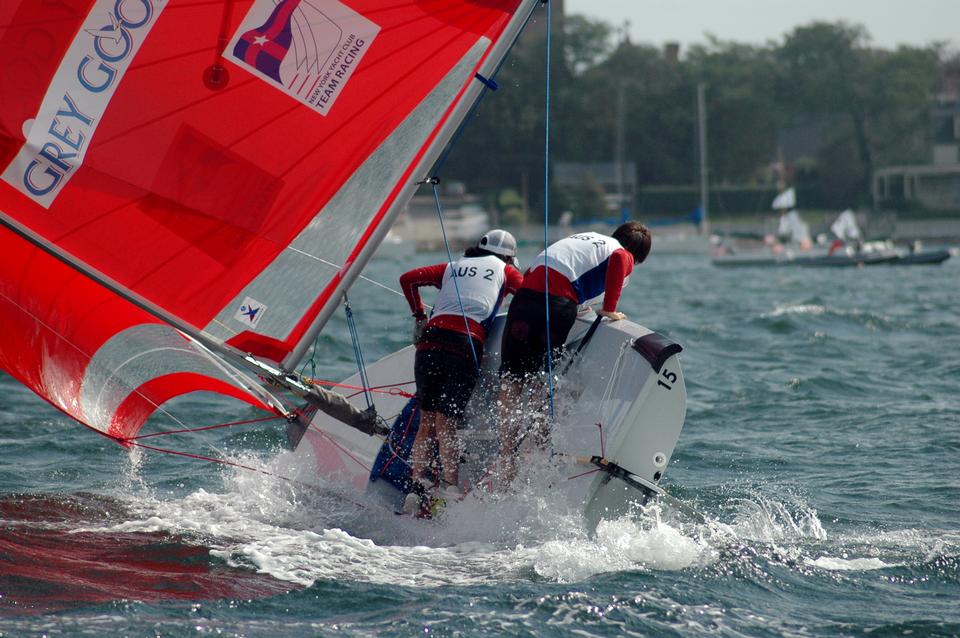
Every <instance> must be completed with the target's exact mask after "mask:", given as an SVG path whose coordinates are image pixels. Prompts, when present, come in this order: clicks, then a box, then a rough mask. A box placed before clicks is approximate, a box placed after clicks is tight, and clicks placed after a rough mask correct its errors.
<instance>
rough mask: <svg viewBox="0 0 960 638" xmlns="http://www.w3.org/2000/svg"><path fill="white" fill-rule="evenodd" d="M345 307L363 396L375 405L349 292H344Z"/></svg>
mask: <svg viewBox="0 0 960 638" xmlns="http://www.w3.org/2000/svg"><path fill="white" fill-rule="evenodd" d="M343 308H344V310H345V311H346V313H347V329H349V330H350V340H351V341H352V342H353V356H354V357H356V359H357V370H358V372H359V373H360V384H361V385H362V386H363V398H364V399H365V400H366V402H367V407H368V408H371V407H373V401H372V400H371V399H370V392H369V390H367V388H368V387H369V386H370V382H369V380H368V379H367V367H366V366H365V365H364V363H363V350H361V349H360V333H359V332H357V324H356V322H355V321H354V319H353V309H352V308H350V300H349V299H348V298H347V293H346V292H344V293H343Z"/></svg>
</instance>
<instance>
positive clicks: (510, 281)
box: [503, 266, 523, 295]
mask: <svg viewBox="0 0 960 638" xmlns="http://www.w3.org/2000/svg"><path fill="white" fill-rule="evenodd" d="M504 274H505V275H506V276H507V282H506V284H504V286H503V288H504V291H505V294H508V295H512V294H513V293H515V292H517V291H518V290H520V284H522V283H523V275H522V274H520V271H519V270H517V269H516V268H514V267H513V266H507V267H506V268H505V269H504Z"/></svg>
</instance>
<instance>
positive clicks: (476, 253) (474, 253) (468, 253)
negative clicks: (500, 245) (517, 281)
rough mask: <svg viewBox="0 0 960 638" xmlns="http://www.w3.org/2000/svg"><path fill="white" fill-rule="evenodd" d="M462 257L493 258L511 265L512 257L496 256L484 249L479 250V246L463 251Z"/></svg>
mask: <svg viewBox="0 0 960 638" xmlns="http://www.w3.org/2000/svg"><path fill="white" fill-rule="evenodd" d="M463 256H464V257H487V256H493V257H497V258H499V259H500V260H501V261H503V262H505V263H508V264H512V263H513V257H510V256H508V255H498V254H497V253H493V252H490V251H489V250H487V249H486V248H480V247H479V246H470V247H468V248H467V249H466V250H465V251H463Z"/></svg>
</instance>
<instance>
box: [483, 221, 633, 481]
mask: <svg viewBox="0 0 960 638" xmlns="http://www.w3.org/2000/svg"><path fill="white" fill-rule="evenodd" d="M650 244H651V235H650V231H649V229H647V227H646V226H644V225H643V224H641V223H640V222H637V221H629V222H626V223H625V224H621V225H620V226H619V227H618V228H617V229H616V231H614V233H613V236H612V237H608V236H606V235H602V234H600V233H594V232H585V233H577V234H575V235H571V236H570V237H567V238H566V239H561V240H560V241H558V242H556V243H554V244H553V245H551V246H549V247H548V248H547V250H546V251H545V253H544V252H542V253H540V254H539V255H538V256H537V258H536V259H535V260H534V261H533V264H532V265H531V266H530V268H529V269H528V270H527V272H526V273H525V275H524V277H523V284H522V285H521V286H520V290H519V291H518V292H517V294H516V296H515V298H514V300H513V302H512V303H511V304H510V309H509V310H508V311H507V323H506V326H505V327H504V331H503V341H502V342H501V346H500V354H501V363H500V376H501V379H502V383H501V385H500V396H499V402H498V403H499V405H500V410H501V413H500V463H501V468H500V476H501V479H502V480H503V481H504V483H507V484H509V483H510V482H511V481H512V480H513V477H514V475H515V474H516V458H515V456H516V454H517V450H518V448H519V446H520V443H521V442H522V436H523V435H522V434H521V431H520V427H519V423H518V419H517V418H516V414H515V411H516V408H517V406H518V405H519V399H520V394H521V391H522V390H523V388H524V384H525V383H528V390H529V391H531V392H532V393H533V394H541V393H542V379H540V378H539V377H540V376H541V372H542V371H543V369H544V367H545V362H546V354H547V332H548V324H547V313H546V309H545V308H544V305H545V304H547V305H548V307H549V335H550V341H549V343H550V349H551V354H552V357H553V358H554V359H556V358H559V356H560V355H561V354H562V352H563V344H564V342H565V341H566V340H567V335H568V334H569V333H570V330H571V328H573V324H574V322H575V321H576V318H577V311H578V307H579V306H587V305H590V304H591V303H595V302H596V301H598V300H599V299H600V297H601V296H602V297H603V307H602V309H600V310H598V311H597V314H598V315H600V316H603V317H606V318H608V319H609V320H611V321H619V320H620V319H626V315H625V314H623V313H622V312H619V311H617V302H618V301H619V300H620V293H621V290H622V289H623V286H625V285H626V284H627V280H628V277H629V275H630V273H631V271H632V270H633V267H634V266H635V265H637V264H639V263H642V262H643V260H645V259H646V258H647V255H648V254H649V253H650ZM547 293H549V294H547ZM533 414H536V415H538V416H540V425H539V427H535V428H533V429H534V430H536V431H537V439H538V443H539V444H540V445H546V440H547V438H548V436H549V430H548V424H547V423H546V417H545V414H543V410H542V409H541V410H537V411H534V412H533Z"/></svg>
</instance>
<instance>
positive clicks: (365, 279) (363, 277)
mask: <svg viewBox="0 0 960 638" xmlns="http://www.w3.org/2000/svg"><path fill="white" fill-rule="evenodd" d="M287 250H291V251H293V252H295V253H300V254H301V255H303V256H304V257H309V258H310V259H315V260H317V261H319V262H320V263H322V264H325V265H327V266H332V267H334V268H336V269H337V270H342V269H343V266H340V265H338V264H335V263H333V262H332V261H327V260H326V259H324V258H323V257H317V256H316V255H312V254H310V253H308V252H306V251H304V250H300V249H299V248H294V247H293V246H287ZM359 279H363V280H364V281H367V282H369V283H371V284H373V285H374V286H379V287H380V288H383V289H384V290H388V291H390V292H392V293H393V294H395V295H398V296H400V297H403V293H402V292H400V291H399V290H397V289H396V288H391V287H390V286H388V285H386V284H382V283H380V282H379V281H377V280H375V279H370V278H369V277H367V276H366V275H360V276H359ZM424 305H427V304H424ZM427 307H429V306H427Z"/></svg>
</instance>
